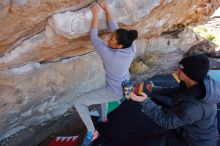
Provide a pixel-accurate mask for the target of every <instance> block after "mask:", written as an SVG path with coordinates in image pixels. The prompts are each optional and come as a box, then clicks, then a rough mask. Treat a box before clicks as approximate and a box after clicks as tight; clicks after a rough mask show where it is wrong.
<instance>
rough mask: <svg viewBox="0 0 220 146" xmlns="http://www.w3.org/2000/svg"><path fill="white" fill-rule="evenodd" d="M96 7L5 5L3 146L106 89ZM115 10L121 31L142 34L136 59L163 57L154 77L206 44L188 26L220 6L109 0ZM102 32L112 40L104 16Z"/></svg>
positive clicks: (0, 77)
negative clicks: (94, 39)
mask: <svg viewBox="0 0 220 146" xmlns="http://www.w3.org/2000/svg"><path fill="white" fill-rule="evenodd" d="M92 2H93V1H92V0H84V1H80V0H56V1H54V0H44V1H42V0H2V1H0V26H1V27H0V54H1V55H0V111H1V112H0V123H1V124H0V141H1V140H2V139H4V138H6V137H8V136H10V135H12V134H14V133H15V132H17V131H19V130H21V129H24V128H26V127H29V126H33V125H36V124H39V123H42V122H44V121H47V120H49V119H52V118H55V117H58V116H60V115H62V114H63V113H65V112H66V111H67V110H68V109H69V108H71V106H72V103H71V101H72V99H74V98H76V97H77V95H80V94H82V93H85V92H88V91H92V90H94V89H96V88H99V87H101V86H103V85H104V71H103V68H102V63H101V60H100V58H99V57H98V55H97V54H96V53H95V52H94V49H93V47H92V45H91V42H90V41H89V37H88V32H89V28H90V23H91V18H92V15H91V12H90V10H89V8H88V6H89V5H90V4H91V3H92ZM109 4H110V6H111V9H113V13H114V15H115V18H116V20H117V21H118V22H119V24H120V26H122V27H125V28H134V29H137V30H138V31H139V33H140V39H139V40H138V41H137V44H138V53H137V56H139V55H141V54H144V53H149V54H151V52H160V54H162V57H160V58H158V60H159V64H160V65H159V66H156V69H155V68H153V69H152V70H150V71H149V74H148V76H150V75H153V74H155V73H157V72H165V71H166V70H167V69H170V68H171V67H173V66H174V64H175V62H176V61H177V60H178V59H180V58H181V56H182V54H183V53H184V52H186V51H187V50H188V49H189V48H190V47H191V46H192V45H193V44H195V43H196V42H198V41H200V40H202V39H201V38H198V36H196V35H195V34H194V33H193V32H192V31H191V30H190V29H185V30H184V27H185V26H187V25H190V24H196V23H199V22H202V21H204V20H205V19H206V18H207V17H208V16H210V15H211V14H212V13H213V11H214V10H215V9H216V8H217V7H218V6H219V4H220V2H219V0H211V1H205V0H185V1H179V0H135V1H134V0H122V1H117V0H109ZM186 9H187V11H185V10H186ZM99 27H100V30H101V32H102V34H101V36H102V38H103V39H106V38H107V36H108V32H107V29H106V28H107V27H106V23H105V18H104V14H103V13H102V14H101V16H100V24H99ZM172 56H173V57H172ZM161 66H163V67H161Z"/></svg>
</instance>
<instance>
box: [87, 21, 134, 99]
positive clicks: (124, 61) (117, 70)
mask: <svg viewBox="0 0 220 146" xmlns="http://www.w3.org/2000/svg"><path fill="white" fill-rule="evenodd" d="M108 25H109V27H110V29H111V31H112V32H114V31H116V30H117V29H118V25H117V24H116V23H115V22H114V21H113V20H112V21H109V22H108ZM90 38H91V41H92V43H93V46H94V48H95V50H96V51H97V53H98V54H99V56H100V57H101V59H102V62H103V66H104V69H105V73H106V84H107V86H109V87H110V88H111V89H112V90H113V92H114V93H115V94H116V95H117V96H119V97H122V96H123V89H122V82H123V81H125V80H128V79H129V67H130V65H131V62H132V60H133V58H134V56H135V52H136V45H135V43H133V44H132V45H131V47H129V48H125V49H112V48H110V47H109V46H108V45H106V44H105V43H104V42H103V41H102V40H101V39H100V38H99V36H98V29H97V28H92V29H91V32H90Z"/></svg>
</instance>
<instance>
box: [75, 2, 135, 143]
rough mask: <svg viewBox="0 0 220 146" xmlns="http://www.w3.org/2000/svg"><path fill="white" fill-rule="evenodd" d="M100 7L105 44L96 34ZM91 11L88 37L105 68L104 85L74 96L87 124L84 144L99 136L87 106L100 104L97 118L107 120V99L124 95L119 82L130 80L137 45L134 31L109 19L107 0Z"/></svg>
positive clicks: (110, 17)
mask: <svg viewBox="0 0 220 146" xmlns="http://www.w3.org/2000/svg"><path fill="white" fill-rule="evenodd" d="M100 7H101V8H102V9H103V10H104V11H105V14H106V17H107V21H108V26H109V28H110V30H111V35H110V36H109V38H108V44H105V42H103V41H102V40H101V39H100V38H99V36H98V28H97V25H98V16H99V10H100ZM91 11H92V13H93V20H92V27H91V32H90V38H91V41H92V44H93V46H94V48H95V50H96V52H97V53H98V54H99V56H100V57H101V60H102V62H103V66H104V69H105V76H106V86H105V87H103V88H100V89H97V90H96V91H93V92H90V93H86V94H84V95H81V96H80V97H77V98H76V100H75V101H74V105H75V107H76V110H77V111H78V113H79V115H80V117H81V119H82V120H83V122H84V123H85V125H86V128H87V134H86V136H85V138H84V141H83V145H89V144H91V143H92V141H93V140H94V139H96V138H97V137H98V132H97V131H96V129H95V127H94V124H93V122H92V120H91V117H90V114H89V110H88V106H90V105H93V104H101V111H102V114H101V117H100V120H99V121H102V122H107V109H108V102H112V101H120V99H121V98H122V97H123V89H122V83H123V82H124V81H126V80H129V67H130V65H131V62H132V60H133V58H134V56H135V52H136V45H135V42H134V40H135V39H137V37H138V32H137V31H136V30H126V29H122V28H119V27H118V25H117V24H116V22H115V21H114V20H113V18H112V14H111V12H110V9H109V6H108V4H107V2H106V1H104V0H100V1H98V2H97V3H94V4H93V5H92V7H91Z"/></svg>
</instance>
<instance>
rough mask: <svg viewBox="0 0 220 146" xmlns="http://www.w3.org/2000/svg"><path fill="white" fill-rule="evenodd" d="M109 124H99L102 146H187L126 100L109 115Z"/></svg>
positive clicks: (99, 143)
mask: <svg viewBox="0 0 220 146" xmlns="http://www.w3.org/2000/svg"><path fill="white" fill-rule="evenodd" d="M108 120H109V121H108V123H107V124H98V125H97V129H98V131H99V133H100V137H99V139H98V140H97V141H96V142H95V143H94V145H101V146H145V145H146V146H177V145H178V146H185V145H186V144H185V143H184V142H183V140H182V139H181V138H180V137H178V135H176V133H175V132H174V131H172V130H167V129H163V128H161V127H160V126H158V125H157V124H155V123H154V122H152V121H151V119H149V118H148V117H147V116H146V115H145V114H144V113H143V112H142V111H141V105H140V104H139V103H137V102H134V101H130V100H126V101H124V102H123V103H122V104H121V105H120V106H119V107H118V108H117V109H116V110H114V111H113V112H111V113H110V114H109V115H108Z"/></svg>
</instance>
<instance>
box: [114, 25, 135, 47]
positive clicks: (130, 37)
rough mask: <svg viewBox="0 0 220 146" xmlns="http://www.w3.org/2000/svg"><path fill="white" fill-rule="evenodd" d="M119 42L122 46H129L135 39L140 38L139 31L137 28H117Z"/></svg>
mask: <svg viewBox="0 0 220 146" xmlns="http://www.w3.org/2000/svg"><path fill="white" fill-rule="evenodd" d="M116 35H117V41H118V44H120V45H122V46H123V47H122V48H129V47H130V46H131V45H132V43H133V41H134V40H135V39H137V38H138V32H137V31H136V30H126V29H121V28H120V29H117V30H116Z"/></svg>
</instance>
